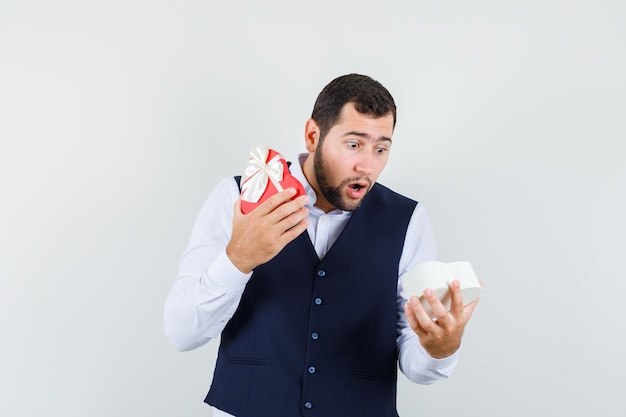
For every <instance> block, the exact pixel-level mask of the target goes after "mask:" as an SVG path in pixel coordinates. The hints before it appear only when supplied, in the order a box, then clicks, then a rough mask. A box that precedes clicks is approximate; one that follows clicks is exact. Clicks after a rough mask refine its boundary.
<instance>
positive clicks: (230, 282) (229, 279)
mask: <svg viewBox="0 0 626 417" xmlns="http://www.w3.org/2000/svg"><path fill="white" fill-rule="evenodd" d="M251 276H252V272H250V273H248V274H244V273H243V272H241V271H240V270H239V269H237V267H236V266H235V265H234V264H233V263H232V262H231V260H230V258H229V257H228V255H227V254H226V249H223V250H222V251H221V252H220V254H219V255H217V257H216V258H215V260H214V261H213V262H212V263H211V266H210V267H209V269H208V271H207V275H206V276H205V277H204V278H205V279H206V280H207V281H208V282H206V285H208V286H212V287H213V288H220V289H222V290H223V291H224V292H225V293H227V294H232V293H233V292H239V293H241V292H242V291H243V287H245V286H246V284H247V283H248V281H249V280H250V277H251Z"/></svg>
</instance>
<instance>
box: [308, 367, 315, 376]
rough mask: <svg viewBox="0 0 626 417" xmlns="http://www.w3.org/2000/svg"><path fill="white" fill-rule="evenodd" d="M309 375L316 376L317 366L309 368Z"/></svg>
mask: <svg viewBox="0 0 626 417" xmlns="http://www.w3.org/2000/svg"><path fill="white" fill-rule="evenodd" d="M309 373H310V374H314V373H315V366H309Z"/></svg>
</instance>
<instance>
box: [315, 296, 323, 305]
mask: <svg viewBox="0 0 626 417" xmlns="http://www.w3.org/2000/svg"><path fill="white" fill-rule="evenodd" d="M315 304H317V305H318V306H319V305H322V299H321V298H319V297H318V298H316V299H315Z"/></svg>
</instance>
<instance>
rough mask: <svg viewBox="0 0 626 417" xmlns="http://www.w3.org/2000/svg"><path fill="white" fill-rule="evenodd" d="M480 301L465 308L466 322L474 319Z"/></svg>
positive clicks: (475, 301)
mask: <svg viewBox="0 0 626 417" xmlns="http://www.w3.org/2000/svg"><path fill="white" fill-rule="evenodd" d="M478 300H480V297H478V298H476V299H475V300H474V301H472V302H471V303H469V304H468V305H466V306H465V307H463V315H464V316H465V321H466V322H467V321H468V320H469V319H470V318H471V317H472V314H474V309H475V308H476V304H478Z"/></svg>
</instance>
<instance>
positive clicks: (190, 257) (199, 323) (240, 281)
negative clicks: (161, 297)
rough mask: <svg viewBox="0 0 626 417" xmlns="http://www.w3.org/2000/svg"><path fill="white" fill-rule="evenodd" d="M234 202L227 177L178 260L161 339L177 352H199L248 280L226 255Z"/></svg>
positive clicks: (233, 189) (229, 312) (230, 312)
mask: <svg viewBox="0 0 626 417" xmlns="http://www.w3.org/2000/svg"><path fill="white" fill-rule="evenodd" d="M238 197H239V189H238V187H237V183H236V182H235V180H234V179H233V178H226V179H224V180H222V181H221V182H220V183H219V184H218V185H217V186H216V187H215V189H214V190H213V191H212V192H211V194H210V195H209V197H208V199H207V200H206V202H205V203H204V205H203V206H202V208H201V210H200V213H199V214H198V217H197V219H196V222H195V224H194V227H193V230H192V232H191V237H190V239H189V244H188V246H187V249H186V250H185V252H184V253H183V255H182V257H181V259H180V263H179V266H178V274H177V276H176V279H175V280H174V283H173V284H172V288H171V290H170V292H169V294H168V297H167V299H166V302H165V308H164V331H165V336H166V337H167V339H168V340H169V342H170V343H171V344H172V346H174V347H175V348H176V349H178V350H180V351H186V350H192V349H195V348H197V347H200V346H202V345H204V344H206V343H207V342H208V341H209V340H211V339H213V338H215V337H217V336H218V335H219V334H220V333H221V331H222V330H223V329H224V327H225V326H226V324H227V323H228V321H229V320H230V318H231V317H232V316H233V314H234V313H235V310H236V309H237V306H238V305H239V301H240V300H241V296H242V294H243V290H244V289H245V286H246V283H247V282H248V280H249V279H250V277H251V276H252V274H251V273H250V274H244V273H242V272H241V271H239V270H238V269H237V268H236V267H235V266H234V265H233V264H232V262H231V261H230V259H229V258H228V256H227V255H226V245H227V244H228V242H229V241H230V238H231V234H232V216H233V205H234V203H235V201H236V200H237V198H238Z"/></svg>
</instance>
